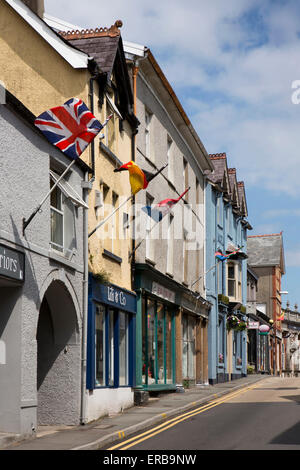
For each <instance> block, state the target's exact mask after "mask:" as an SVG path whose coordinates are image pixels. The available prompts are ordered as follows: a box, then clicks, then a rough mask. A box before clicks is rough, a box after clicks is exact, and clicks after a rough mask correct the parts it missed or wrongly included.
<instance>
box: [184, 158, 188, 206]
mask: <svg viewBox="0 0 300 470" xmlns="http://www.w3.org/2000/svg"><path fill="white" fill-rule="evenodd" d="M183 183H184V188H183V190H185V189H187V188H188V187H189V168H188V163H187V161H186V159H185V158H183ZM185 199H186V201H188V200H189V193H186V195H185Z"/></svg>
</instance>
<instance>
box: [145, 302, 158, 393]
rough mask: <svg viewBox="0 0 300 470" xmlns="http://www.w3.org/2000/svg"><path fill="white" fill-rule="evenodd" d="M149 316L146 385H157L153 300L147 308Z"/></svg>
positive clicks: (148, 303)
mask: <svg viewBox="0 0 300 470" xmlns="http://www.w3.org/2000/svg"><path fill="white" fill-rule="evenodd" d="M146 315H147V326H146V330H147V365H148V367H147V369H148V376H147V377H146V383H148V384H152V383H155V378H156V367H155V362H156V361H155V344H156V341H155V338H156V334H155V304H154V301H153V300H150V299H148V300H147V306H146Z"/></svg>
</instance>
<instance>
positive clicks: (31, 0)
mask: <svg viewBox="0 0 300 470" xmlns="http://www.w3.org/2000/svg"><path fill="white" fill-rule="evenodd" d="M22 1H23V3H25V5H27V6H28V7H29V8H30V9H31V10H32V11H33V12H34V13H36V14H37V15H38V16H39V17H40V18H42V19H43V16H44V13H45V5H44V0H22Z"/></svg>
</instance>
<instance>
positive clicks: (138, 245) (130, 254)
mask: <svg viewBox="0 0 300 470" xmlns="http://www.w3.org/2000/svg"><path fill="white" fill-rule="evenodd" d="M167 165H168V163H167V164H166V165H165V166H164V167H163V168H165V167H166V166H167ZM163 168H161V169H160V170H159V172H158V173H160V172H161V171H162V170H163ZM158 173H156V174H155V176H156V175H157V174H158ZM190 189H191V187H190V186H189V187H188V189H186V190H185V191H184V192H183V193H182V194H180V195H179V196H180V197H179V198H178V200H177V202H178V201H179V200H180V199H182V198H183V196H184V195H185V194H186V193H187V192H188V191H189V190H190ZM161 220H162V218H161V219H160V220H158V221H157V222H156V223H155V224H154V225H153V226H152V227H151V229H150V230H149V232H148V234H149V233H151V232H152V230H153V229H154V227H156V225H157V224H159V222H161ZM144 240H145V239H144V238H143V239H142V240H141V241H140V242H139V243H138V244H137V245H136V247H135V249H134V250H133V251H132V252H131V253H129V259H130V258H131V257H132V255H133V254H134V253H135V252H136V250H137V249H138V248H139V247H140V246H141V244H142V243H143V241H144Z"/></svg>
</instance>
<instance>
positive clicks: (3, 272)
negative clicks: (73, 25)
mask: <svg viewBox="0 0 300 470" xmlns="http://www.w3.org/2000/svg"><path fill="white" fill-rule="evenodd" d="M24 268H25V255H24V253H21V252H20V251H16V250H13V249H12V248H7V247H6V246H4V245H0V276H4V277H6V278H9V279H14V280H17V281H24Z"/></svg>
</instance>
